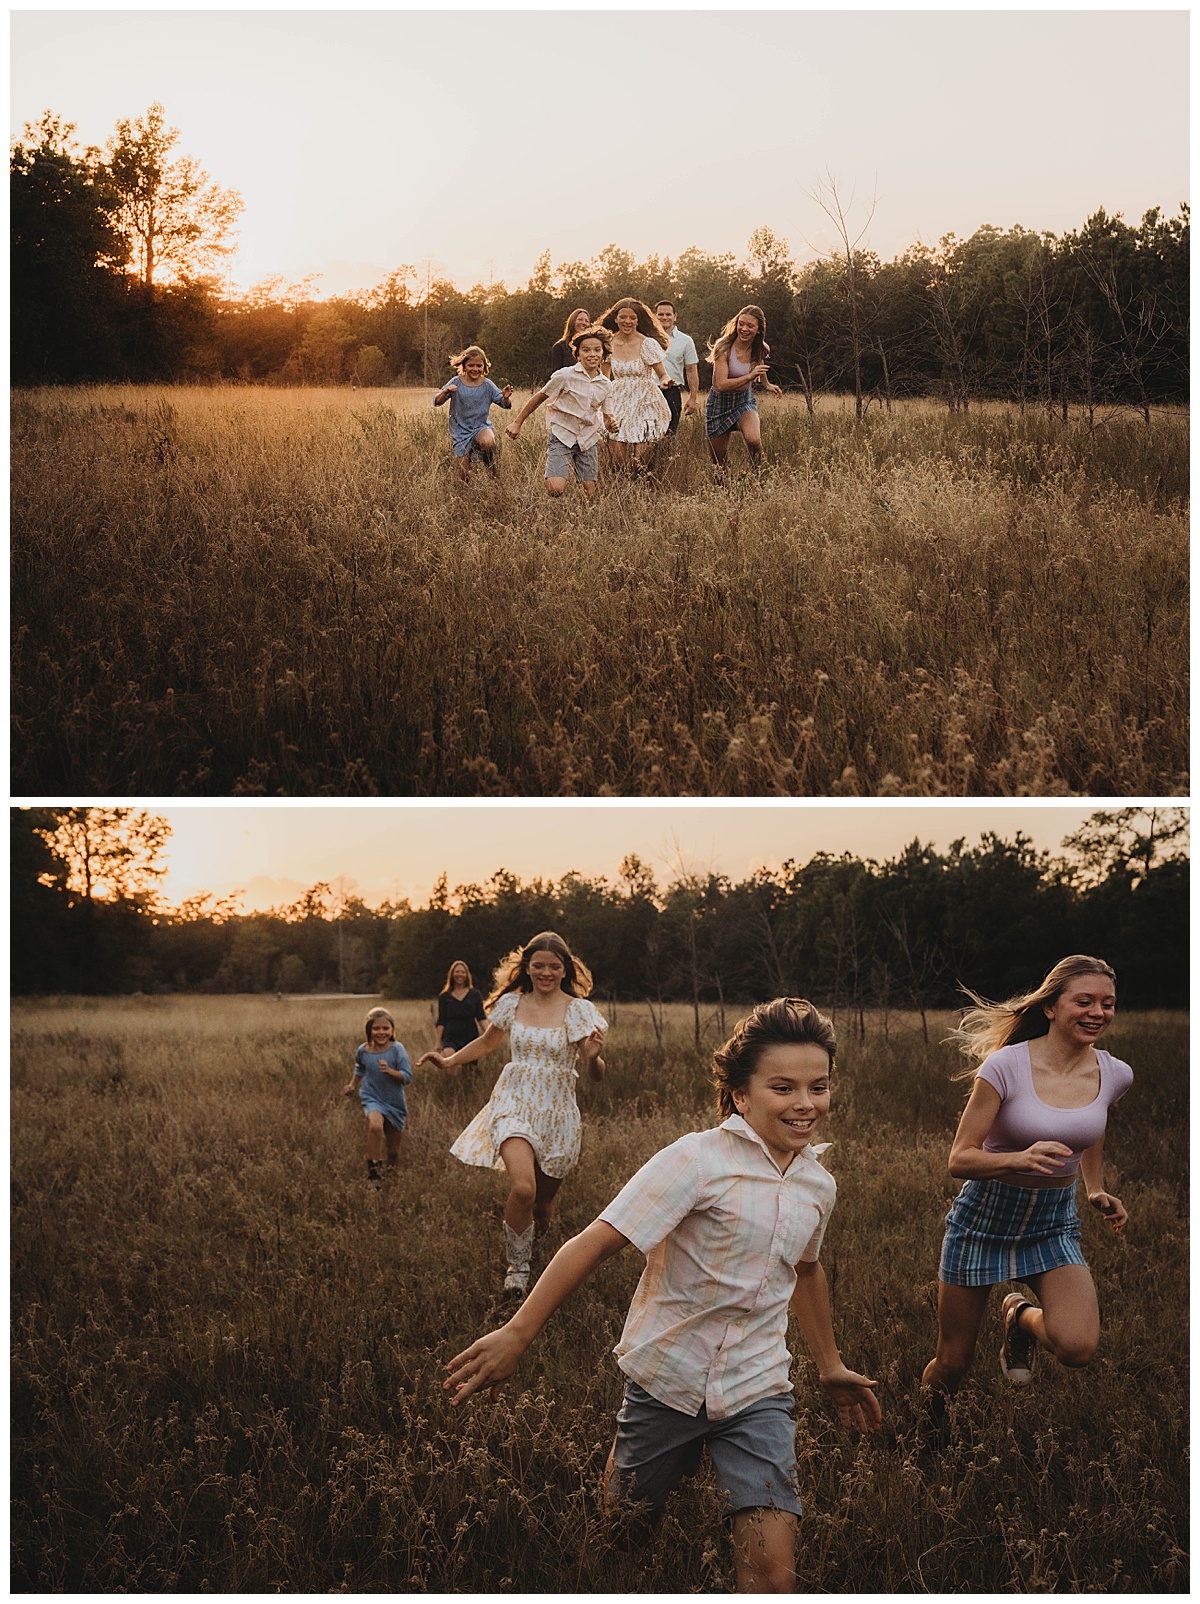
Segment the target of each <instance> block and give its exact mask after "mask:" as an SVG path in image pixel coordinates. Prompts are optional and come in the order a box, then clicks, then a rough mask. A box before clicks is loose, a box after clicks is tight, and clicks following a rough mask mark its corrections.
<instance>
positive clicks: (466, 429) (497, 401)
mask: <svg viewBox="0 0 1200 1604" xmlns="http://www.w3.org/2000/svg"><path fill="white" fill-rule="evenodd" d="M446 388H447V390H450V391H451V392H452V394H451V396H450V440H451V443H452V444H453V446H454V455H455V456H456V457H465V456H466V454H467V452H468V451H470V449H471V447H472V446H473V445H474V444H475V436H476V435H477V434H478V433H479V431H480V429H486V428H488V427H490V422H491V411H492V408H493V406H501V407H508V406H511V405H512V403H511V402H510V401H505V399H504V396H503V394H502V392H501V391H500V389H499V388H498V386H496V385H494V384H493V383H492V381H491V380H490V379H481V380H480V382H479V383H478V384H467V383H465V382H464V380H463V378H462V375H461V374H460V375H459V376H458V378H455V379H451V380H450V383H449V384H448V385H447V386H446Z"/></svg>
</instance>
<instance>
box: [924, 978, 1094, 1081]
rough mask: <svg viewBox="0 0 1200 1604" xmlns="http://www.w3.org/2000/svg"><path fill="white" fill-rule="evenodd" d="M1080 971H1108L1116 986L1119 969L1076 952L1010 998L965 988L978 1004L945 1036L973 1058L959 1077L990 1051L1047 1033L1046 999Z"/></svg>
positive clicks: (965, 1075)
mask: <svg viewBox="0 0 1200 1604" xmlns="http://www.w3.org/2000/svg"><path fill="white" fill-rule="evenodd" d="M1080 975H1107V977H1108V978H1109V980H1111V981H1112V983H1113V985H1114V986H1115V985H1116V983H1117V976H1116V971H1115V970H1114V969H1113V967H1112V965H1111V964H1106V963H1105V961H1104V959H1103V958H1089V957H1088V956H1087V954H1086V953H1082V952H1077V953H1073V954H1072V956H1071V957H1070V958H1060V959H1059V961H1058V962H1057V963H1056V964H1055V966H1054V968H1053V969H1052V970H1051V971H1050V973H1049V974H1048V975H1047V976H1046V978H1045V979H1044V980H1043V981H1042V983H1041V985H1040V986H1036V987H1035V988H1034V989H1033V991H1026V992H1023V993H1022V994H1021V995H1020V996H1019V997H1010V998H1009V999H1008V1000H1007V1002H998V1003H996V1002H988V1001H987V999H986V998H984V997H980V996H979V995H978V994H977V993H976V992H973V991H972V990H971V989H970V987H969V986H964V987H963V988H962V989H963V990H964V991H965V992H966V994H967V996H968V997H969V998H970V999H971V1001H972V1002H973V1003H974V1004H975V1007H974V1008H968V1009H967V1011H966V1013H965V1014H964V1015H963V1016H962V1018H961V1019H960V1020H959V1022H958V1028H957V1029H956V1030H955V1031H954V1032H953V1033H952V1034H951V1035H950V1036H948V1037H947V1038H946V1039H947V1040H948V1041H952V1042H955V1043H957V1045H958V1050H959V1052H961V1053H962V1055H963V1057H964V1058H966V1059H969V1060H970V1065H969V1067H968V1068H967V1069H962V1070H959V1072H958V1074H957V1075H956V1076H955V1079H956V1080H966V1079H967V1078H968V1077H969V1076H973V1075H974V1073H975V1066H976V1065H977V1064H982V1062H983V1060H984V1059H985V1058H986V1057H987V1056H988V1054H989V1053H994V1052H996V1051H998V1050H999V1049H1000V1048H1001V1047H1009V1046H1011V1045H1012V1044H1013V1043H1014V1042H1021V1041H1033V1040H1034V1039H1035V1038H1036V1037H1038V1036H1045V1035H1046V1034H1047V1032H1048V1031H1049V1029H1050V1021H1049V1019H1047V1017H1046V1014H1045V1012H1044V1009H1045V1005H1046V1004H1047V1003H1056V1002H1057V1001H1058V999H1059V998H1060V997H1061V996H1062V994H1063V992H1064V991H1065V990H1066V989H1067V987H1068V985H1069V984H1070V983H1071V981H1072V980H1077V979H1078V978H1079V977H1080Z"/></svg>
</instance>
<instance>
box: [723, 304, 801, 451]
mask: <svg viewBox="0 0 1200 1604" xmlns="http://www.w3.org/2000/svg"><path fill="white" fill-rule="evenodd" d="M770 355H771V347H770V346H769V345H768V344H767V319H766V315H765V313H764V312H763V309H762V307H761V306H743V308H742V309H741V311H740V312H738V313H736V314H735V315H734V316H733V317H731V318H730V319H729V322H728V323H726V325H725V327H724V328H723V329H722V330H721V332H720V334H718V335H717V337H716V339H715V340H714V341H713V343H712V345H711V346H710V347H709V351H708V360H709V361H710V362H711V363H712V370H713V375H712V388H711V389H710V390H709V392H708V403H707V405H706V406H705V409H704V431H705V433H706V434H707V436H708V449H709V453H710V455H711V457H712V460H713V463H714V465H715V466H716V467H717V468H723V467H724V466H725V458H726V456H727V455H728V453H729V442H730V441H731V440H732V439H733V436H734V432H735V430H736V432H737V433H738V434H740V435H741V437H742V439H743V440H744V441H745V442H746V450H747V451H748V452H749V453H750V458H751V461H753V462H757V461H758V459H759V457H760V456H761V455H762V430H761V429H760V428H759V423H758V403H757V402H756V401H755V399H754V387H755V385H761V386H762V388H763V389H764V390H769V391H770V392H771V394H772V395H774V396H781V395H782V394H783V391H782V390H781V389H780V388H779V386H778V385H777V384H772V383H771V381H770V379H768V378H767V371H768V365H767V359H768V358H769V357H770Z"/></svg>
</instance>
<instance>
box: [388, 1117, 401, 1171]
mask: <svg viewBox="0 0 1200 1604" xmlns="http://www.w3.org/2000/svg"><path fill="white" fill-rule="evenodd" d="M383 1135H384V1140H385V1141H386V1143H387V1167H388V1169H389V1170H394V1169H396V1168H398V1166H399V1164H400V1143H401V1142H402V1141H403V1139H404V1132H403V1131H398V1130H397V1129H396V1127H395V1126H394V1125H388V1124H387V1123H385V1124H384V1127H383Z"/></svg>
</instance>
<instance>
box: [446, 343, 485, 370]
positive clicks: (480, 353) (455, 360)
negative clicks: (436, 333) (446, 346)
mask: <svg viewBox="0 0 1200 1604" xmlns="http://www.w3.org/2000/svg"><path fill="white" fill-rule="evenodd" d="M473 356H477V357H478V358H479V359H480V361H481V362H482V363H483V371H484V372H485V373H490V372H491V371H492V364H491V363H490V362H489V361H488V359H487V352H486V351H485V350H484V349H483V346H482V345H468V346H465V347H464V348H463V349H462V350H461V351H460V352H459V353H458V355H457V356H452V357H451V358H450V366H451V367H452V368H455V369H456V370H457V371H458V372H459V373H461V372H462V370H463V368H464V367H465V366H466V364H467V363H468V362H469V361H470V360H471V358H472V357H473Z"/></svg>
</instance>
